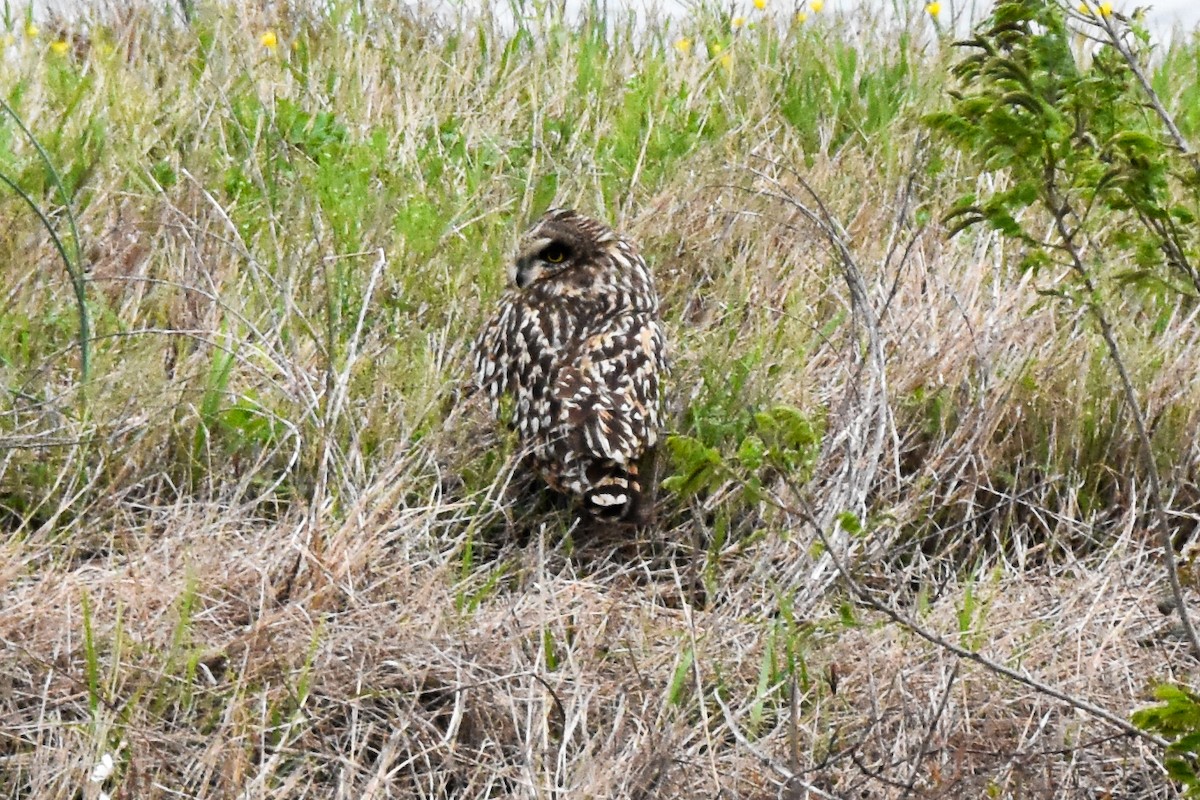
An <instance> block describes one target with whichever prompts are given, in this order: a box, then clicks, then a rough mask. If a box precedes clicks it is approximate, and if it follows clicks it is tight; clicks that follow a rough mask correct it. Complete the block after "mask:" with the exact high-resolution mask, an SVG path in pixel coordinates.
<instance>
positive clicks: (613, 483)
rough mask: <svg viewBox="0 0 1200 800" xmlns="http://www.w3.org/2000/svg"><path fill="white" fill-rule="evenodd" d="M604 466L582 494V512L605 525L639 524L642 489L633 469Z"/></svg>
mask: <svg viewBox="0 0 1200 800" xmlns="http://www.w3.org/2000/svg"><path fill="white" fill-rule="evenodd" d="M606 466H607V469H606V470H605V473H604V474H603V475H599V476H596V477H595V478H594V479H593V480H591V481H590V486H588V488H587V490H586V491H585V492H584V493H583V506H584V508H585V509H587V512H588V514H590V515H591V516H592V517H594V518H596V519H600V520H605V521H608V522H638V521H640V520H639V516H640V506H641V500H642V485H641V483H640V482H639V481H638V470H637V465H636V464H630V465H629V466H625V467H623V466H620V465H618V464H608V465H606ZM589 477H590V476H589Z"/></svg>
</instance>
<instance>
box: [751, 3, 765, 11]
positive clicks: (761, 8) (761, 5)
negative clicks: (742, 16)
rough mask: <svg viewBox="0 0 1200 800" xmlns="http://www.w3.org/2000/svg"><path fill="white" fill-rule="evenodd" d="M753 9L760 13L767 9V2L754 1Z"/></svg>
mask: <svg viewBox="0 0 1200 800" xmlns="http://www.w3.org/2000/svg"><path fill="white" fill-rule="evenodd" d="M754 7H755V8H757V9H758V10H759V11H762V10H763V9H764V8H766V7H767V0H754Z"/></svg>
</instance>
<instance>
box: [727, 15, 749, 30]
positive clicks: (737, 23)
mask: <svg viewBox="0 0 1200 800" xmlns="http://www.w3.org/2000/svg"><path fill="white" fill-rule="evenodd" d="M729 24H730V25H732V26H733V27H735V28H740V27H742V26H743V25H745V24H746V18H745V17H734V18H733V19H732V20H730V21H729Z"/></svg>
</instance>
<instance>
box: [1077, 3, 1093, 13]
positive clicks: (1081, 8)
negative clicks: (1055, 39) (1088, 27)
mask: <svg viewBox="0 0 1200 800" xmlns="http://www.w3.org/2000/svg"><path fill="white" fill-rule="evenodd" d="M1079 13H1080V14H1091V13H1092V9H1090V8H1088V4H1087V3H1080V4H1079Z"/></svg>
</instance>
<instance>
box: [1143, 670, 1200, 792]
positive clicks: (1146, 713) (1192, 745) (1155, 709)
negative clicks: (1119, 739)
mask: <svg viewBox="0 0 1200 800" xmlns="http://www.w3.org/2000/svg"><path fill="white" fill-rule="evenodd" d="M1154 696H1155V697H1156V698H1158V699H1159V700H1160V701H1162V702H1161V703H1159V704H1158V705H1153V706H1149V707H1147V708H1142V709H1139V710H1137V711H1135V712H1133V724H1134V725H1137V726H1138V727H1139V728H1141V729H1142V730H1144V731H1148V732H1150V733H1153V734H1157V735H1159V736H1162V737H1163V738H1165V739H1166V740H1167V741H1168V742H1170V744H1169V745H1168V746H1167V755H1166V758H1164V759H1163V766H1164V767H1166V769H1167V774H1168V775H1170V776H1171V779H1172V780H1174V781H1177V782H1178V783H1180V784H1182V785H1183V787H1184V795H1183V796H1184V797H1193V798H1194V797H1200V768H1198V766H1197V765H1200V694H1196V692H1194V691H1192V690H1191V689H1189V688H1187V687H1184V686H1175V685H1171V684H1162V685H1160V686H1158V687H1156V688H1155V690H1154Z"/></svg>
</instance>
